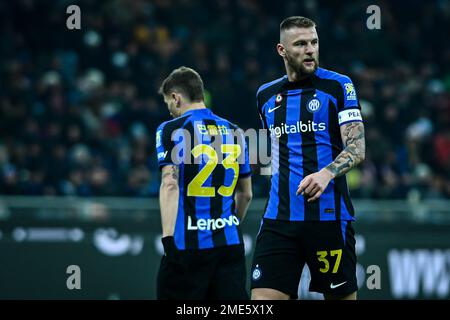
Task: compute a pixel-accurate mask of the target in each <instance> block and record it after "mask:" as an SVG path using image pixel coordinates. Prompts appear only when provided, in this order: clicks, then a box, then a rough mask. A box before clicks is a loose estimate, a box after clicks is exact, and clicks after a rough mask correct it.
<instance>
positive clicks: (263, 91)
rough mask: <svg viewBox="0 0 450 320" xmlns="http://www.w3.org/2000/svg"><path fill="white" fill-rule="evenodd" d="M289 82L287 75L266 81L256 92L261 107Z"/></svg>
mask: <svg viewBox="0 0 450 320" xmlns="http://www.w3.org/2000/svg"><path fill="white" fill-rule="evenodd" d="M286 82H288V78H287V75H284V76H282V77H281V78H278V79H275V80H273V81H270V82H267V83H264V84H263V85H262V86H260V87H259V88H258V91H257V92H256V101H257V104H258V106H259V107H262V106H263V105H264V104H265V103H266V102H267V101H268V100H269V99H270V98H271V97H273V95H275V94H277V93H278V91H279V90H280V88H281V87H282V86H283V85H284V84H285V83H286Z"/></svg>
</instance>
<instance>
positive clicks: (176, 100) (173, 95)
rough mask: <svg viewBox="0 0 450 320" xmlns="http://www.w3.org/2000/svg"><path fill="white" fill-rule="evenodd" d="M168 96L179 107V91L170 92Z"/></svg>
mask: <svg viewBox="0 0 450 320" xmlns="http://www.w3.org/2000/svg"><path fill="white" fill-rule="evenodd" d="M170 98H171V99H172V101H173V102H174V104H175V106H176V107H179V106H180V104H181V97H180V94H179V93H176V92H172V93H171V95H170Z"/></svg>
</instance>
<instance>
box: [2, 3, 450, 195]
mask: <svg viewBox="0 0 450 320" xmlns="http://www.w3.org/2000/svg"><path fill="white" fill-rule="evenodd" d="M71 4H77V5H78V6H79V7H80V8H81V30H73V31H69V30H68V29H67V28H66V19H67V17H68V16H69V15H68V14H66V8H67V6H69V5H71ZM370 4H373V3H370V2H367V1H362V2H353V1H352V2H348V3H346V4H344V3H341V2H338V1H316V0H306V1H297V0H287V1H259V0H240V1H238V0H218V1H194V0H178V1H170V0H149V1H143V0H111V1H109V0H108V1H94V0H82V1H57V0H17V1H2V2H1V3H0V24H1V30H0V59H1V60H0V133H1V135H0V194H16V195H19V194H20V195H79V196H133V197H146V196H155V195H157V194H158V191H159V179H160V178H159V171H158V168H157V165H156V155H155V147H154V139H155V129H156V127H157V126H158V125H159V124H160V123H161V122H162V121H164V120H167V119H169V115H168V112H167V109H166V107H165V105H164V103H163V100H162V98H161V97H160V96H158V94H157V90H158V87H159V85H160V83H161V80H162V79H163V78H164V77H165V76H167V74H168V73H169V72H170V71H171V70H172V69H173V68H175V67H179V66H181V65H186V66H191V67H193V68H195V69H196V70H198V71H199V73H200V74H201V75H202V76H203V78H204V81H205V87H206V89H207V104H208V105H209V106H210V107H211V108H212V109H213V111H214V112H216V113H217V114H219V115H221V116H223V117H226V118H229V119H230V120H232V121H233V122H235V123H237V124H238V125H240V126H241V127H242V128H244V129H246V128H250V127H253V128H258V127H259V118H258V116H257V111H256V107H255V94H256V90H257V89H258V87H259V86H260V85H261V84H263V83H265V82H268V81H270V80H273V79H275V78H278V77H280V76H282V75H283V71H284V67H283V64H282V60H281V58H280V57H279V56H278V55H277V53H276V50H275V45H276V43H277V40H278V27H279V23H280V22H281V20H283V19H284V18H285V17H288V16H291V15H305V16H308V17H310V18H312V19H313V20H315V21H316V22H317V23H318V32H319V37H320V61H321V66H322V67H325V68H328V69H331V70H335V71H338V72H341V73H345V74H348V75H349V76H350V77H351V78H352V80H353V82H354V83H355V85H356V88H357V90H358V94H359V98H360V101H361V105H362V110H363V114H364V118H365V126H366V140H367V157H366V161H365V162H364V164H363V165H362V166H360V167H359V168H358V169H354V170H352V171H351V173H350V174H348V181H349V187H350V189H351V194H352V196H353V197H371V198H383V199H385V198H391V199H392V198H408V197H421V198H433V199H439V198H449V196H450V42H449V41H448V30H450V22H449V21H450V2H449V1H444V0H441V1H418V0H411V1H389V2H388V1H377V3H376V4H378V5H379V6H380V8H381V17H382V25H381V30H369V29H367V28H366V19H367V17H368V14H366V8H367V6H368V5H370ZM445 30H447V31H445ZM267 188H268V177H263V176H257V175H255V176H254V193H255V195H256V196H262V197H266V196H267Z"/></svg>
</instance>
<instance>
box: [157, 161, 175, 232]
mask: <svg viewBox="0 0 450 320" xmlns="http://www.w3.org/2000/svg"><path fill="white" fill-rule="evenodd" d="M178 172H179V169H178V166H175V165H167V166H164V167H163V168H162V179H161V187H160V189H159V207H160V208H161V223H162V231H163V234H162V236H163V237H166V236H173V235H174V232H175V222H176V220H177V213H178V200H179V196H180V189H179V186H178Z"/></svg>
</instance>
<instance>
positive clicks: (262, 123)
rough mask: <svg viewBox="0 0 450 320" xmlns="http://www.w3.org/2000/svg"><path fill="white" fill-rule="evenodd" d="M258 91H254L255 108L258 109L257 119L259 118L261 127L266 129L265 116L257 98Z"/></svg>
mask: <svg viewBox="0 0 450 320" xmlns="http://www.w3.org/2000/svg"><path fill="white" fill-rule="evenodd" d="M259 92H260V90H258V92H257V93H256V108H257V109H258V115H259V119H260V120H261V128H263V129H267V121H266V116H265V114H264V111H263V109H262V107H263V106H262V105H261V102H260V100H259Z"/></svg>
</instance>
